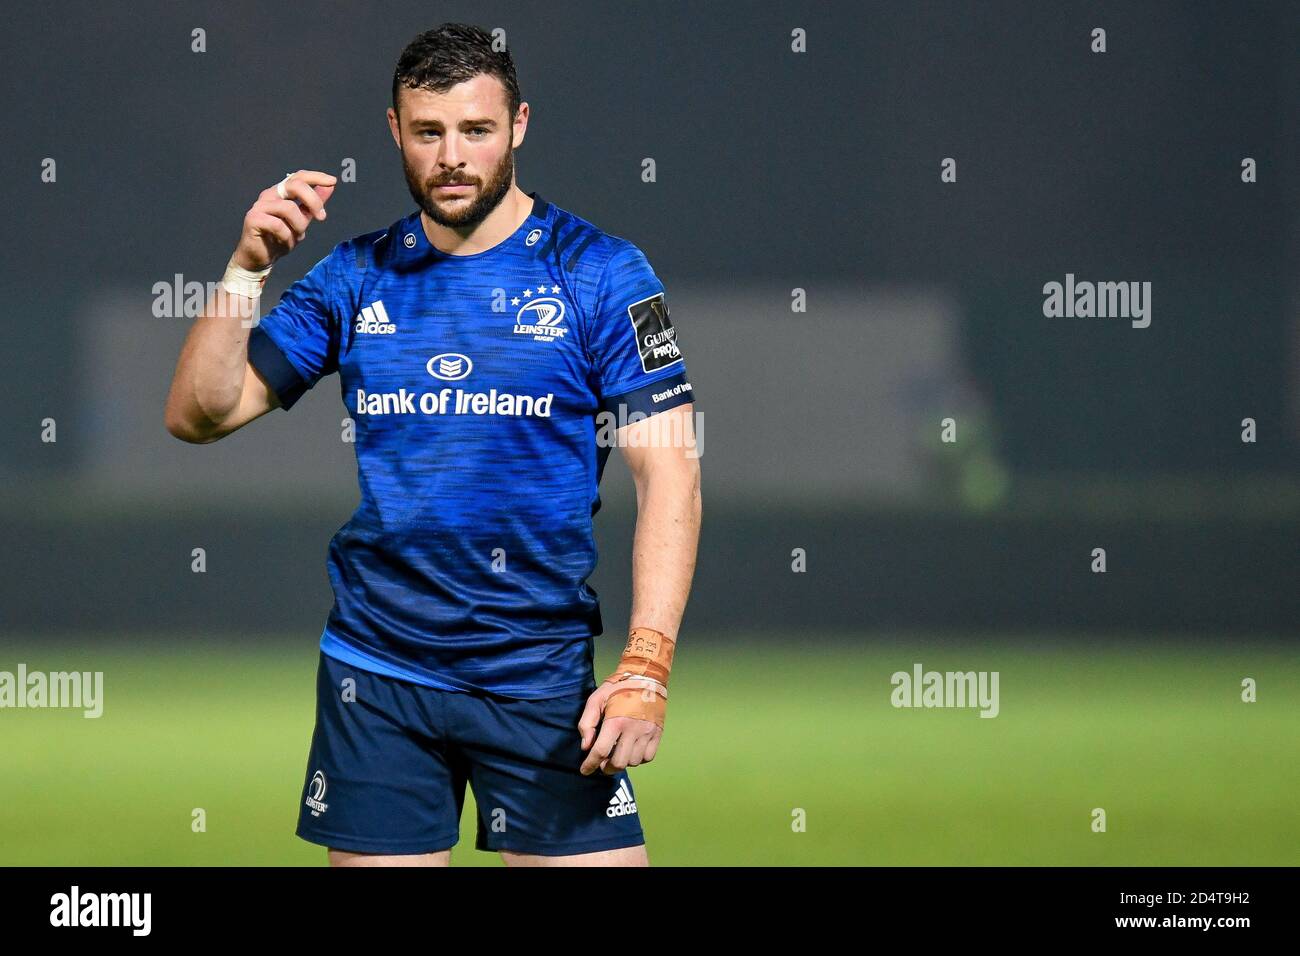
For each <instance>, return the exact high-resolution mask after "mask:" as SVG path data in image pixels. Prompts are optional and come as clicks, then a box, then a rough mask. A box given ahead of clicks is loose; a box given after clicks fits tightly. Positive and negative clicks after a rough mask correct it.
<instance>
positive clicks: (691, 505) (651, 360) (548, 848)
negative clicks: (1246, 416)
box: [165, 24, 701, 866]
mask: <svg viewBox="0 0 1300 956" xmlns="http://www.w3.org/2000/svg"><path fill="white" fill-rule="evenodd" d="M388 122H389V126H390V129H391V132H392V135H393V140H394V142H395V143H396V144H397V148H398V149H399V151H400V153H401V158H402V168H403V171H404V173H405V176H406V182H407V185H408V187H409V188H410V192H411V196H412V198H413V199H414V200H415V203H416V205H417V207H418V209H416V210H415V211H412V212H411V213H410V214H409V215H407V216H405V217H403V218H402V219H399V220H398V221H397V222H395V223H393V224H392V225H391V226H389V227H388V228H387V229H383V230H379V231H375V232H371V233H366V234H364V235H360V236H356V237H353V238H351V239H348V240H346V241H345V242H341V243H339V244H338V245H337V246H335V247H334V249H333V250H332V251H331V252H330V254H329V255H327V256H326V257H325V258H323V259H322V260H321V261H320V262H318V263H316V265H315V266H314V267H313V268H312V269H311V270H310V271H309V272H308V273H307V274H306V275H305V276H304V277H303V278H302V279H300V280H298V281H297V282H295V283H294V284H293V285H292V286H290V288H289V289H288V290H287V291H286V292H285V293H284V295H283V297H282V298H281V299H280V301H279V303H278V304H277V305H276V306H275V308H274V309H272V310H271V311H270V312H269V313H268V314H267V315H266V316H265V317H264V318H262V319H261V321H260V322H259V323H257V324H256V325H255V326H254V327H253V328H252V329H251V330H249V329H247V328H245V327H244V326H245V325H246V324H247V323H242V322H238V321H235V320H234V319H233V318H231V317H232V316H236V315H239V314H245V315H246V314H249V313H251V312H253V311H255V305H256V302H255V300H256V298H257V296H258V295H259V294H260V291H261V287H262V283H263V282H264V281H265V278H266V275H267V274H268V273H269V272H270V269H271V266H272V264H273V263H274V262H275V261H276V260H277V259H278V258H280V257H281V256H283V255H284V254H286V253H287V252H289V251H290V250H292V249H293V247H294V246H295V245H297V243H298V242H300V241H301V240H302V238H303V236H304V235H305V233H306V230H307V228H308V225H309V224H310V222H312V221H313V220H315V221H323V220H324V219H325V218H326V213H325V204H326V202H327V200H328V199H329V198H330V196H331V194H332V193H333V190H334V188H335V185H336V179H335V177H334V176H332V175H329V174H327V173H323V172H318V171H314V170H300V171H298V172H296V173H293V174H290V175H288V176H287V177H286V178H285V179H284V180H283V181H282V182H280V183H279V184H278V185H277V186H275V187H271V188H268V189H267V190H265V191H264V192H263V193H262V194H261V195H260V196H259V198H258V200H257V202H256V203H255V204H254V205H253V207H252V208H251V209H250V210H249V212H248V214H247V215H246V216H245V219H244V228H243V233H242V235H241V237H240V242H239V245H238V247H237V248H236V250H235V253H234V255H233V256H232V257H231V260H230V264H229V266H228V269H227V272H226V275H225V277H224V278H223V281H222V285H221V289H220V290H219V292H218V294H217V296H216V297H215V299H214V301H213V302H211V303H209V306H208V310H207V312H206V313H205V314H204V315H203V316H202V317H200V318H199V319H198V320H197V321H196V323H195V325H194V327H193V329H191V331H190V333H189V336H188V337H187V339H186V342H185V345H184V347H183V348H182V351H181V356H180V360H179V362H178V364H177V369H176V373H175V377H174V380H173V382H172V388H171V393H170V394H169V396H168V401H167V408H166V415H165V419H166V425H167V428H168V431H170V432H171V433H172V434H173V435H175V436H177V437H178V438H181V439H183V440H186V441H191V442H199V443H206V442H211V441H216V440H218V439H220V438H222V437H224V436H225V435H228V434H230V433H231V432H233V431H235V430H236V429H238V428H240V427H242V426H243V425H245V424H247V423H248V422H249V421H252V420H253V419H254V418H257V417H258V416H260V415H263V414H265V413H266V412H268V411H270V410H271V409H273V408H276V407H280V408H284V409H289V408H291V407H292V406H293V404H294V403H295V402H297V400H298V399H299V398H300V397H301V396H302V395H303V393H304V392H305V391H306V390H307V389H309V388H311V387H312V386H314V385H315V384H316V382H318V381H319V380H320V379H321V378H322V377H324V376H325V375H328V374H330V373H331V372H337V373H338V374H339V378H340V386H341V394H342V397H343V401H344V404H345V405H346V406H347V408H348V413H349V415H350V416H351V417H352V418H353V419H354V422H355V449H356V455H357V464H358V477H359V482H360V488H361V500H360V504H359V505H358V507H357V510H356V512H355V514H353V516H352V517H351V519H350V520H349V521H348V522H347V524H345V525H344V526H343V527H342V528H341V529H340V530H339V532H338V533H337V534H336V535H335V536H334V538H333V540H332V541H331V543H330V550H329V575H330V581H331V584H332V586H333V590H334V605H333V607H332V609H331V611H330V614H329V617H328V619H327V622H326V625H325V628H324V631H323V633H322V635H321V641H320V650H321V656H320V664H319V668H318V671H317V708H316V727H315V732H314V733H313V736H312V742H311V750H310V754H309V757H308V764H307V770H306V778H305V783H304V789H303V794H302V800H301V804H300V806H299V822H298V830H297V832H298V835H299V836H301V837H303V838H304V839H306V840H309V841H311V842H314V843H319V844H321V845H323V846H326V847H328V848H329V860H330V862H331V864H333V865H446V864H447V863H448V862H449V859H450V852H451V847H452V846H453V845H454V844H455V843H456V842H457V838H458V834H459V826H460V814H461V809H462V806H463V802H464V795H465V786H466V783H467V782H468V783H469V784H470V785H471V786H472V787H473V790H474V796H475V801H476V803H477V806H478V833H477V841H476V844H475V845H476V847H477V848H478V849H481V850H492V851H499V852H500V853H501V854H502V856H503V858H505V860H506V862H507V863H510V864H525V865H528V864H531V865H555V864H569V865H574V864H601V865H630V866H635V865H646V864H647V863H648V856H647V854H646V849H645V840H644V834H643V831H642V828H641V824H640V816H639V812H638V807H637V802H636V797H635V794H634V793H633V791H632V786H631V782H630V778H629V776H628V773H627V768H628V767H633V766H637V765H639V764H642V763H646V762H649V761H650V760H651V759H653V758H654V756H655V753H656V751H657V750H658V747H659V743H660V739H661V736H662V733H663V726H664V713H665V705H666V701H667V696H668V691H667V685H668V677H669V671H670V668H671V666H672V658H673V650H674V647H675V645H676V639H677V631H678V627H679V625H680V622H681V617H682V612H683V610H684V609H685V605H686V599H687V595H688V593H689V590H690V581H691V577H692V575H693V572H694V566H695V555H696V545H697V540H698V534H699V522H700V509H701V504H700V489H699V463H698V456H697V454H696V453H695V452H694V450H693V449H694V430H693V427H692V415H693V410H694V404H693V400H692V399H693V390H692V387H691V384H690V382H689V381H688V379H687V377H686V368H685V361H684V359H683V357H682V353H681V350H680V348H679V347H678V344H677V338H676V332H675V330H674V329H673V327H672V324H671V322H670V321H669V317H668V308H667V304H666V301H665V293H664V288H663V285H662V283H661V282H660V281H659V279H658V277H657V276H656V275H655V273H654V271H653V270H652V269H651V268H650V265H649V263H648V262H647V261H646V258H645V256H644V255H643V254H642V253H641V251H640V250H639V249H638V248H637V247H636V246H635V245H633V244H632V243H631V242H629V241H628V240H626V239H622V238H619V237H616V236H611V235H609V234H607V233H605V232H603V231H602V230H600V229H598V228H597V227H595V226H593V225H592V224H591V223H589V222H587V221H585V220H583V219H581V218H579V217H578V216H576V215H574V214H572V213H570V212H567V211H565V210H563V209H560V208H559V207H557V206H555V205H553V204H552V203H550V202H548V201H546V200H545V199H543V198H542V197H541V196H540V195H538V194H537V193H536V192H532V193H528V194H525V193H523V192H522V191H521V190H520V189H519V188H518V186H517V185H516V184H515V170H514V159H513V153H514V150H515V149H516V148H518V147H519V146H520V145H521V144H522V143H523V140H524V133H525V131H526V129H527V126H528V104H527V103H521V102H520V97H519V88H518V83H517V81H516V78H515V70H514V64H513V61H512V59H511V56H510V54H509V52H507V51H504V50H494V49H493V44H492V40H491V37H490V36H489V35H488V34H486V33H484V32H483V31H482V30H479V29H478V28H475V27H470V26H465V25H461V24H443V25H442V26H441V27H438V28H437V29H435V30H431V31H429V32H427V33H424V34H421V35H420V36H419V37H417V38H416V39H415V40H414V41H413V42H412V43H411V44H410V45H409V46H408V47H407V48H406V49H405V50H404V51H403V52H402V54H401V57H400V58H399V61H398V64H397V69H396V71H395V73H394V77H393V104H392V108H391V109H389V111H388ZM602 422H603V423H604V425H605V426H608V425H609V424H610V423H611V422H612V423H613V424H614V426H615V427H613V428H609V427H603V426H602ZM602 434H613V435H614V436H616V439H617V440H616V441H614V442H611V441H602V440H600V436H601V435H602ZM611 444H619V446H620V448H621V449H622V453H623V455H624V457H625V459H626V461H627V462H628V464H629V467H630V470H631V472H632V474H633V477H634V480H635V483H636V489H637V502H638V509H637V523H636V533H635V541H634V549H633V550H634V554H633V601H632V608H631V619H630V622H629V623H630V626H629V632H628V637H627V640H626V644H625V646H624V648H623V655H622V658H621V659H620V661H619V664H618V666H617V667H616V668H615V669H614V671H613V673H611V674H610V675H609V677H608V678H606V679H605V681H603V682H601V683H600V684H599V685H597V682H596V680H595V676H594V669H593V664H594V638H595V636H597V635H599V634H600V633H602V622H601V615H600V609H599V605H598V602H597V597H596V594H595V592H594V591H593V590H592V589H591V588H590V587H589V586H588V585H587V584H586V579H587V577H588V576H589V575H590V573H591V572H592V570H593V569H594V567H595V561H596V553H595V546H594V542H593V537H592V518H593V516H594V515H595V512H596V510H597V509H598V508H599V507H600V496H599V492H598V485H599V482H600V478H601V474H602V473H603V470H604V466H605V462H606V459H607V457H608V454H609V449H610V445H611Z"/></svg>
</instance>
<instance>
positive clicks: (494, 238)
mask: <svg viewBox="0 0 1300 956" xmlns="http://www.w3.org/2000/svg"><path fill="white" fill-rule="evenodd" d="M532 211H533V199H532V197H530V196H529V195H528V194H527V193H525V192H524V191H523V190H522V189H520V188H519V187H518V186H516V185H511V187H510V191H509V192H508V193H506V196H505V198H504V199H502V200H501V202H499V203H498V204H497V207H496V208H495V209H493V210H492V211H491V212H490V213H488V214H487V218H485V219H484V220H483V221H482V222H478V223H475V224H474V225H472V226H468V227H466V228H464V229H458V228H454V227H452V226H440V225H438V224H437V223H436V222H434V221H433V220H432V219H430V218H429V216H428V214H427V213H425V212H424V211H423V210H421V211H420V223H421V224H422V225H423V226H424V234H425V236H426V237H428V240H429V242H430V243H432V245H433V247H434V248H435V249H437V250H438V251H440V252H445V253H446V254H447V255H451V256H472V255H474V254H476V253H479V252H486V251H487V250H489V249H491V248H492V247H493V246H495V245H498V244H500V243H502V242H504V241H505V240H506V239H508V238H510V236H512V235H514V232H515V230H516V229H518V228H519V227H520V226H521V225H523V222H524V220H525V219H527V218H528V217H529V215H531V214H532Z"/></svg>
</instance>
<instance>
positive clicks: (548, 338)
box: [510, 284, 569, 342]
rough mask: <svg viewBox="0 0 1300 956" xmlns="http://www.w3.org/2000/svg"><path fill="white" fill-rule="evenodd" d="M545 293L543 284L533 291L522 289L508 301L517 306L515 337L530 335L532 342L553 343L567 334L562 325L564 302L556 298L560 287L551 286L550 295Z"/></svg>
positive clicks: (566, 328)
mask: <svg viewBox="0 0 1300 956" xmlns="http://www.w3.org/2000/svg"><path fill="white" fill-rule="evenodd" d="M546 291H547V288H546V286H545V285H544V284H543V285H538V286H537V287H536V288H535V289H533V288H529V289H524V290H523V292H521V293H519V295H517V296H515V297H514V298H513V299H511V300H510V304H511V305H517V306H519V311H518V312H516V313H515V329H514V332H515V335H531V336H532V337H533V341H534V342H554V341H556V340H558V339H562V338H564V336H565V335H566V334H567V333H568V331H569V329H568V327H567V326H566V325H564V312H565V309H564V300H563V299H560V298H557V297H556V293H558V292H559V291H560V287H559V286H558V285H553V286H551V287H550V292H551V294H550V295H547V294H546ZM521 303H522V304H521Z"/></svg>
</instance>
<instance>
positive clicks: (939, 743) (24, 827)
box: [0, 633, 1300, 866]
mask: <svg viewBox="0 0 1300 956" xmlns="http://www.w3.org/2000/svg"><path fill="white" fill-rule="evenodd" d="M615 643H616V642H614V641H612V640H610V639H609V638H608V635H607V636H606V637H605V638H602V639H601V641H600V647H601V652H600V658H599V661H598V665H599V666H598V668H597V672H598V674H599V675H600V676H603V675H604V672H606V671H607V670H608V669H609V668H610V667H611V666H612V665H613V663H614V661H615V660H616V659H617V654H618V651H619V650H620V648H619V647H615V646H614V644H615ZM1178 647H1179V645H1177V644H1173V643H1167V644H1165V645H1163V646H1152V645H1147V646H1140V645H1136V644H1135V645H1134V646H1131V647H1123V648H1117V647H1115V646H1114V645H1113V644H1112V645H1110V646H1099V647H1090V646H1089V645H1088V644H1087V643H1084V642H1077V643H1071V644H1069V645H1060V644H1058V643H1056V642H1054V641H1049V640H1043V641H1042V642H1041V643H1040V644H1035V643H1033V642H1031V641H1022V642H1020V643H1017V644H1014V645H1013V644H998V643H994V642H991V641H987V640H979V641H975V640H969V641H967V642H965V643H962V644H957V643H952V642H944V641H941V640H938V639H935V640H925V639H920V638H917V639H914V640H908V641H906V642H904V641H900V640H899V639H897V638H894V639H891V640H889V641H887V642H886V641H884V640H883V639H882V640H877V639H875V638H874V637H871V636H863V637H860V638H858V639H855V640H853V641H848V640H842V641H840V642H838V643H836V644H834V645H821V644H817V643H814V642H811V641H805V642H800V643H799V644H798V645H794V644H787V645H784V646H774V645H772V644H771V643H770V642H767V643H762V644H754V645H751V646H748V647H747V645H746V644H744V643H742V642H739V641H737V640H735V639H734V638H733V639H732V640H729V641H728V642H727V643H726V644H725V645H718V644H714V645H711V643H710V641H709V639H708V637H707V636H706V635H700V634H695V633H691V634H690V635H689V643H688V642H686V641H683V644H682V646H681V648H680V649H679V652H678V656H677V660H676V662H675V667H674V674H673V691H672V704H671V706H670V708H669V713H668V723H667V732H666V735H665V738H664V742H663V745H662V747H661V749H660V751H659V755H658V757H656V759H655V761H654V762H653V763H651V764H649V765H647V766H644V767H640V768H634V769H633V770H632V771H631V774H632V779H633V782H634V784H635V786H636V794H637V801H638V804H639V807H640V812H641V818H642V823H643V825H644V827H645V829H646V833H647V845H648V847H649V852H650V859H651V862H652V863H654V864H661V865H696V864H759V865H766V864H776V865H792V866H799V865H841V864H868V865H934V864H955V865H971V864H973V865H1016V864H1034V865H1120V866H1129V865H1197V866H1199V865H1244V866H1254V865H1290V866H1294V865H1297V864H1300V812H1298V810H1297V807H1298V806H1300V803H1298V802H1297V794H1300V760H1298V759H1297V740H1298V739H1300V660H1298V659H1297V658H1298V655H1297V654H1296V653H1295V652H1294V650H1293V649H1291V650H1288V649H1287V648H1286V647H1285V646H1284V645H1279V644H1273V645H1268V644H1265V645H1250V644H1248V643H1244V642H1230V641H1227V640H1225V641H1222V642H1219V643H1218V645H1216V646H1209V645H1202V646H1187V645H1183V646H1182V649H1180V650H1174V649H1172V648H1178ZM160 648H161V649H160ZM258 648H262V649H258ZM1216 648H1217V649H1216ZM1224 648H1227V649H1224ZM316 654H317V651H316V647H315V644H314V642H313V641H310V640H303V641H300V642H297V643H296V644H293V645H290V644H288V643H286V642H278V643H276V642H269V641H268V642H267V643H263V644H260V645H259V644H254V643H253V642H250V641H248V640H247V639H245V640H244V641H243V642H242V643H241V645H240V646H239V649H237V650H236V649H221V650H214V649H212V647H211V646H210V645H203V647H202V648H198V649H194V650H186V649H184V647H183V646H178V644H177V643H175V642H173V643H171V644H157V643H150V644H148V645H138V646H137V647H136V648H135V649H132V647H131V645H129V644H127V643H125V642H124V641H120V640H119V641H117V642H114V643H112V644H109V643H98V644H96V645H93V646H92V645H87V646H85V647H84V648H82V649H76V648H72V647H68V646H58V647H50V648H47V649H42V647H41V645H40V643H39V642H37V641H30V642H22V643H21V644H18V643H15V642H13V641H9V642H7V643H6V644H5V645H4V646H3V647H0V670H7V671H11V672H12V671H14V670H16V668H17V664H18V663H19V662H20V661H21V662H23V663H25V664H26V665H27V667H28V669H29V670H44V671H50V670H64V669H67V670H102V671H104V674H105V676H104V685H105V686H104V694H105V707H104V714H103V716H102V717H100V718H98V719H85V718H84V717H82V716H81V714H80V712H79V711H68V710H30V709H27V710H11V709H4V710H0V759H2V761H3V767H2V769H0V864H5V865H14V864H34V865H47V864H48V865H112V864H122V865H146V864H163V865H191V864H200V865H263V864H276V865H297V864H301V865H304V866H313V865H323V864H324V863H325V851H324V849H322V848H320V847H317V846H314V845H312V844H308V843H305V842H303V841H302V840H300V839H298V838H297V837H296V836H294V833H293V829H294V824H295V821H296V818H297V810H298V800H299V792H300V789H301V787H302V783H303V776H304V770H305V762H306V758H307V748H308V744H309V742H310V736H311V730H312V715H313V706H314V681H315V668H316ZM917 661H919V662H921V663H922V664H923V665H924V666H925V668H926V669H927V670H929V669H934V670H941V671H942V670H962V671H966V670H990V671H992V670H996V671H998V672H999V673H1000V707H1001V713H1000V715H999V716H998V717H997V718H995V719H981V718H979V717H978V715H977V713H976V711H975V710H956V709H948V710H940V709H932V710H925V709H895V708H894V707H893V706H891V704H890V692H891V690H892V687H891V686H890V680H889V678H890V675H891V674H892V673H893V672H895V671H898V670H909V671H910V669H911V667H912V664H913V663H914V662H917ZM1244 677H1252V678H1254V679H1255V680H1256V681H1257V682H1258V688H1259V700H1258V702H1256V703H1249V704H1248V703H1243V702H1242V701H1241V686H1240V685H1241V680H1242V678H1244ZM196 807H201V808H203V809H204V811H205V812H206V819H207V830H206V832H202V833H195V832H192V830H191V813H192V811H193V809H194V808H196ZM1094 807H1101V808H1104V809H1105V811H1106V814H1107V832H1105V833H1094V832H1092V829H1091V812H1092V809H1093V808H1094ZM796 808H798V809H802V810H803V811H804V812H805V813H806V830H805V831H804V832H795V831H794V830H793V829H792V826H791V822H792V819H793V816H792V815H793V813H794V811H795V810H796ZM461 828H462V829H461V832H462V836H461V842H460V844H459V845H458V846H457V848H456V849H455V850H454V851H453V852H452V865H453V866H465V865H489V866H500V865H501V861H500V859H499V858H498V857H497V856H496V854H491V853H484V852H481V851H478V850H475V849H474V848H473V840H474V808H473V803H472V799H468V800H467V803H466V808H465V814H464V816H463V818H462V821H461Z"/></svg>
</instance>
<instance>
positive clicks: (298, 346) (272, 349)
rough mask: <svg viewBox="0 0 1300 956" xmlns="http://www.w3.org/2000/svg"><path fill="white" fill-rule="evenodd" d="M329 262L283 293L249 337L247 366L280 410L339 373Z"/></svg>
mask: <svg viewBox="0 0 1300 956" xmlns="http://www.w3.org/2000/svg"><path fill="white" fill-rule="evenodd" d="M332 259H333V253H332V252H331V253H330V255H327V256H326V257H325V258H324V259H321V260H320V262H318V263H316V265H314V266H312V268H311V271H310V272H308V273H307V274H306V275H305V276H303V277H302V278H301V279H299V280H298V281H297V282H295V283H293V285H291V286H289V288H287V289H285V291H284V295H282V296H280V301H279V302H277V303H276V305H275V308H273V309H271V311H270V312H268V313H267V314H266V315H264V316H262V318H261V319H260V320H259V321H258V323H257V324H256V325H255V326H253V330H252V331H251V332H250V333H249V336H248V361H249V362H250V363H251V364H252V366H253V367H254V368H255V369H257V371H258V372H260V373H261V375H262V377H263V378H264V379H266V381H267V384H268V385H270V386H271V389H272V390H273V391H274V392H275V394H276V396H277V397H278V398H279V399H280V407H281V408H283V409H285V410H288V409H290V408H292V407H293V405H294V403H295V402H296V401H298V399H299V398H301V397H302V396H303V394H304V393H305V392H306V391H307V389H309V388H311V387H312V386H313V385H315V384H316V383H317V382H318V381H320V380H321V379H322V378H323V377H324V376H326V375H328V374H330V373H331V372H335V371H338V335H337V323H336V322H335V321H334V318H333V311H332V303H333V292H334V289H333V275H332V272H331V269H332V266H331V262H332Z"/></svg>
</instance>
